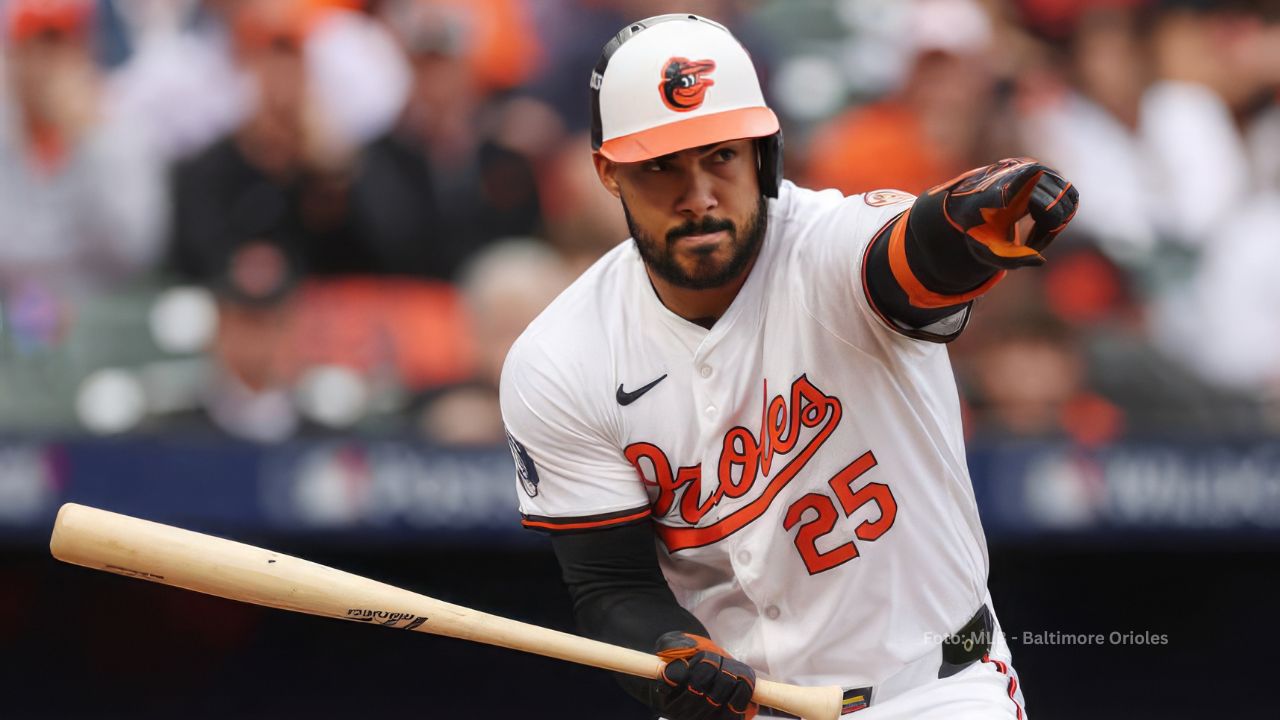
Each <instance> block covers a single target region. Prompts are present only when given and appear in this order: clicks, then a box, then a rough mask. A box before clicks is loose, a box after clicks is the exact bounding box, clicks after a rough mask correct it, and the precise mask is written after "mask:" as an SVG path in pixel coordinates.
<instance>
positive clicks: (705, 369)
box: [698, 365, 713, 378]
mask: <svg viewBox="0 0 1280 720" xmlns="http://www.w3.org/2000/svg"><path fill="white" fill-rule="evenodd" d="M698 372H699V373H701V374H702V377H704V378H709V377H711V373H712V372H713V371H712V370H711V366H710V365H703V366H702V368H701V369H700V370H698Z"/></svg>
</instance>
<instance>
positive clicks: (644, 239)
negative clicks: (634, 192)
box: [622, 195, 769, 290]
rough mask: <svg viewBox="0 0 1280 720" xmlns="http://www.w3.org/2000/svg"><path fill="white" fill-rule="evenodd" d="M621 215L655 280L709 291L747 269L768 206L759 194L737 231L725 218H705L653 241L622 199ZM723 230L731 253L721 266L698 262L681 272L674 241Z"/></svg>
mask: <svg viewBox="0 0 1280 720" xmlns="http://www.w3.org/2000/svg"><path fill="white" fill-rule="evenodd" d="M622 212H623V214H625V215H626V217H627V227H628V228H629V229H630V230H631V237H632V238H633V239H634V240H635V243H636V248H637V249H638V250H639V251H640V257H641V259H643V260H644V264H645V265H646V266H647V267H648V268H649V269H650V270H651V271H652V272H653V273H654V274H655V275H657V276H658V277H660V278H662V279H663V280H666V281H667V282H669V283H671V284H672V285H675V286H676V287H681V288H686V289H689V290H709V289H711V288H717V287H720V286H721V285H724V284H726V283H728V282H729V281H731V280H733V279H735V278H737V277H738V276H739V275H741V274H742V273H743V271H744V270H746V269H747V266H748V265H750V264H751V261H752V260H754V259H755V257H756V253H757V252H759V250H760V245H761V243H763V242H764V235H765V231H766V230H768V225H769V205H768V201H767V200H766V199H765V197H764V196H763V195H761V196H760V201H759V202H758V203H757V204H756V209H755V212H754V213H752V215H751V216H750V217H749V218H747V222H746V224H745V226H744V227H743V228H742V230H741V232H739V229H738V226H737V225H736V224H734V222H733V221H732V220H729V219H728V218H713V217H711V216H709V215H708V216H706V217H704V218H702V220H701V221H700V222H694V221H692V220H690V221H687V222H686V223H684V224H683V225H681V226H679V227H676V228H673V229H671V230H669V231H667V236H666V238H665V240H664V241H658V240H656V239H655V238H654V237H653V236H652V235H650V234H648V233H646V232H645V231H644V230H643V229H641V228H640V226H639V225H637V224H636V222H635V219H634V218H632V217H631V211H630V210H629V209H628V208H627V202H626V200H623V201H622ZM722 230H723V231H724V232H725V233H726V234H728V235H729V244H730V247H731V249H732V254H731V255H730V256H729V259H728V260H727V261H725V262H722V263H712V262H710V261H709V259H708V262H699V263H697V264H696V265H695V266H694V268H693V269H692V270H685V268H683V267H682V266H681V265H680V264H679V263H678V262H677V261H676V257H675V247H676V240H679V239H680V238H682V237H688V236H690V235H705V234H708V233H714V232H720V231H722Z"/></svg>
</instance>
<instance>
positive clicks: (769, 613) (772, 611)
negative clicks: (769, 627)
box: [764, 605, 782, 620]
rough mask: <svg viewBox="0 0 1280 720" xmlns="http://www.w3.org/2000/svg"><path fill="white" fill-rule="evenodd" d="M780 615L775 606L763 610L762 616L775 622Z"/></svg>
mask: <svg viewBox="0 0 1280 720" xmlns="http://www.w3.org/2000/svg"><path fill="white" fill-rule="evenodd" d="M781 614H782V611H781V610H779V609H778V606H777V605H770V606H769V607H767V608H765V609H764V616H765V617H767V618H769V619H770V620H777V619H778V616H779V615H781Z"/></svg>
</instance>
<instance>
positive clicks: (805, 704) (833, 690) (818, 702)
mask: <svg viewBox="0 0 1280 720" xmlns="http://www.w3.org/2000/svg"><path fill="white" fill-rule="evenodd" d="M751 699H752V700H755V701H756V702H758V703H760V704H761V705H767V706H769V707H771V708H774V709H775V710H781V711H783V712H788V713H791V714H792V715H799V716H800V717H801V718H803V719H804V720H836V719H837V718H839V717H840V704H841V702H842V701H843V700H844V691H842V690H841V689H840V688H838V687H836V686H834V685H828V686H823V687H804V686H801V685H788V684H786V683H780V682H774V681H772V680H764V679H761V680H757V681H756V692H755V694H754V695H752V696H751Z"/></svg>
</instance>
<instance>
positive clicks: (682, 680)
mask: <svg viewBox="0 0 1280 720" xmlns="http://www.w3.org/2000/svg"><path fill="white" fill-rule="evenodd" d="M657 653H658V656H659V657H661V658H663V659H664V660H666V661H667V664H666V666H665V667H664V668H663V669H662V678H661V680H660V681H659V688H660V689H659V699H660V704H661V708H659V710H660V712H661V713H662V717H664V718H667V720H751V718H754V717H755V716H756V711H757V710H758V709H759V706H758V705H756V704H755V703H753V702H751V695H752V693H754V692H755V688H756V672H755V670H752V669H751V667H750V666H749V665H747V664H746V663H742V662H739V661H737V660H734V659H733V657H732V656H730V655H729V654H728V653H727V652H725V651H724V650H723V649H722V648H721V647H720V646H718V645H716V644H715V643H713V642H711V640H709V639H707V638H704V637H702V636H700V635H692V634H690V633H685V632H679V631H676V632H669V633H667V634H665V635H663V636H662V637H660V638H658V645H657Z"/></svg>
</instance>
